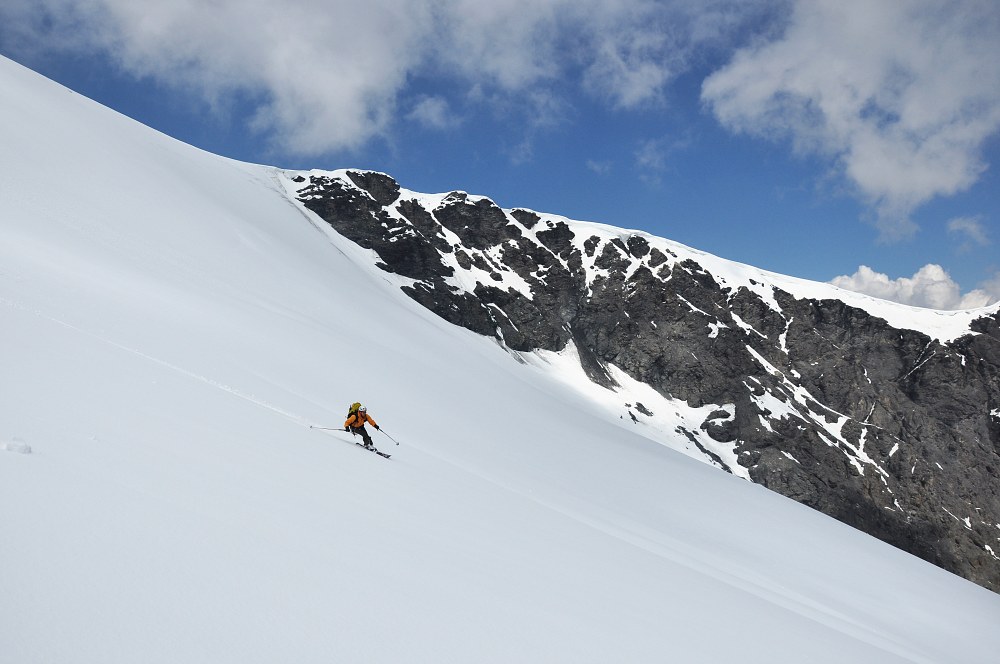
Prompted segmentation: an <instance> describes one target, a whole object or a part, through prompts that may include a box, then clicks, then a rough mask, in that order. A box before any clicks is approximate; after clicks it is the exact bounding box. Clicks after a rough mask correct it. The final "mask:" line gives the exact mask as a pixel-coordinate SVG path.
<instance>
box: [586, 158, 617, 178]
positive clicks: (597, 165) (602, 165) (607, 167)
mask: <svg viewBox="0 0 1000 664" xmlns="http://www.w3.org/2000/svg"><path fill="white" fill-rule="evenodd" d="M585 165H586V166H587V170H589V171H592V172H594V173H597V174H598V175H607V174H609V173H610V172H611V169H612V164H611V162H610V161H598V160H597V159H588V160H587V161H586V163H585Z"/></svg>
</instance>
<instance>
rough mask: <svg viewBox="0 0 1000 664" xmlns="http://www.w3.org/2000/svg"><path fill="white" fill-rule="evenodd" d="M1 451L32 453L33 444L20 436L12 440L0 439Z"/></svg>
mask: <svg viewBox="0 0 1000 664" xmlns="http://www.w3.org/2000/svg"><path fill="white" fill-rule="evenodd" d="M0 452H13V453H14V454H31V446H30V445H28V444H27V443H26V442H24V441H23V440H21V439H20V438H11V439H10V440H0Z"/></svg>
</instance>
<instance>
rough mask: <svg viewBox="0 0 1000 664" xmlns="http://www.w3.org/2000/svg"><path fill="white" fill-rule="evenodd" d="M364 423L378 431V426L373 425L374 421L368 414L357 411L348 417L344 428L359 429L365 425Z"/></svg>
mask: <svg viewBox="0 0 1000 664" xmlns="http://www.w3.org/2000/svg"><path fill="white" fill-rule="evenodd" d="M365 422H368V423H369V424H371V425H372V426H373V427H375V428H376V429H378V425H377V424H375V420H373V419H372V416H371V415H369V414H368V413H362V412H361V411H358V412H356V413H354V414H353V415H351V416H349V417H348V418H347V421H346V422H344V428H347V427H353V428H355V429H360V428H361V427H363V426H364V425H365Z"/></svg>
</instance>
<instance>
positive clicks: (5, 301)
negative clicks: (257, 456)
mask: <svg viewBox="0 0 1000 664" xmlns="http://www.w3.org/2000/svg"><path fill="white" fill-rule="evenodd" d="M0 302H2V303H3V304H5V305H7V306H9V307H11V308H12V309H17V310H19V311H23V312H25V313H28V314H31V315H33V316H36V317H38V318H41V319H43V320H47V321H50V322H52V323H54V324H56V325H61V326H62V327H64V328H66V329H68V330H72V331H74V332H77V333H79V334H82V335H85V336H87V337H89V338H91V339H95V340H97V341H100V342H101V343H104V344H107V345H108V346H112V347H113V348H117V349H119V350H122V351H125V352H126V353H130V354H132V355H135V356H136V357H141V358H142V359H144V360H147V361H149V362H152V363H154V364H158V365H160V366H161V367H165V368H167V369H170V370H171V371H174V372H177V373H179V374H181V375H184V376H187V377H188V378H192V379H194V380H197V381H199V382H201V383H204V384H206V385H210V386H211V387H214V388H216V389H218V390H222V391H223V392H228V393H229V394H231V395H233V396H234V397H237V398H239V399H243V400H245V401H249V402H250V403H252V404H254V405H257V406H260V407H261V408H266V409H267V410H270V411H272V412H274V413H277V414H278V415H281V416H282V417H285V418H288V419H289V420H292V421H293V422H295V423H296V424H299V425H302V426H304V427H309V426H311V423H310V422H308V421H307V420H306V419H305V418H303V417H301V416H300V415H296V414H295V413H292V412H289V411H287V410H284V409H282V408H279V407H277V406H275V405H274V404H272V403H268V402H267V401H264V400H263V399H259V398H257V397H255V396H254V395H252V394H248V393H246V392H243V391H242V390H240V389H238V388H235V387H232V386H231V385H226V384H225V383H221V382H219V381H217V380H214V379H212V378H209V377H208V376H203V375H201V374H199V373H195V372H194V371H189V370H188V369H185V368H184V367H181V366H178V365H176V364H173V363H172V362H167V361H166V360H162V359H160V358H158V357H154V356H152V355H150V354H148V353H144V352H143V351H141V350H138V349H136V348H132V347H130V346H126V345H124V344H121V343H118V342H117V341H113V340H111V339H108V338H107V337H102V336H101V335H99V334H95V333H94V332H90V331H89V330H85V329H83V328H81V327H78V326H76V325H73V324H72V323H67V322H66V321H64V320H60V319H58V318H55V317H53V316H50V315H48V314H46V313H43V312H41V311H38V310H32V309H28V308H26V307H23V306H21V305H20V304H18V303H16V302H12V301H11V300H8V299H7V298H4V297H0Z"/></svg>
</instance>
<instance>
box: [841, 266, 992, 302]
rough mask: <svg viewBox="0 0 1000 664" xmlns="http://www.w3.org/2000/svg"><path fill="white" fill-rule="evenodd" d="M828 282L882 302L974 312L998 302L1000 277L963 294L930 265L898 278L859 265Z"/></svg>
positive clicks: (935, 267) (951, 281) (946, 274)
mask: <svg viewBox="0 0 1000 664" xmlns="http://www.w3.org/2000/svg"><path fill="white" fill-rule="evenodd" d="M830 283H832V284H833V285H834V286H838V287H840V288H844V289H847V290H852V291H856V292H858V293H865V294H867V295H872V296H874V297H878V298H882V299H884V300H892V301H893V302H901V303H903V304H910V305H913V306H916V307H929V308H931V309H945V310H952V309H974V308H977V307H985V306H987V305H989V304H992V303H994V302H997V301H1000V274H998V275H996V276H995V277H994V278H993V280H991V281H987V282H984V283H983V284H981V285H980V287H979V288H977V289H975V290H972V291H969V292H968V293H965V294H962V292H961V288H960V287H959V285H958V283H957V282H956V281H955V280H954V279H952V277H951V275H950V274H948V272H947V271H946V270H945V269H944V268H942V267H941V266H940V265H935V264H933V263H932V264H928V265H925V266H923V267H922V268H920V269H919V270H917V272H916V273H915V274H914V275H913V276H912V277H900V278H898V279H891V278H890V277H889V275H887V274H883V273H881V272H876V271H875V270H873V269H871V268H870V267H868V266H867V265H862V266H861V267H859V268H858V271H857V272H855V273H854V274H852V275H844V276H839V277H835V278H834V279H833V280H831V281H830Z"/></svg>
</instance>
